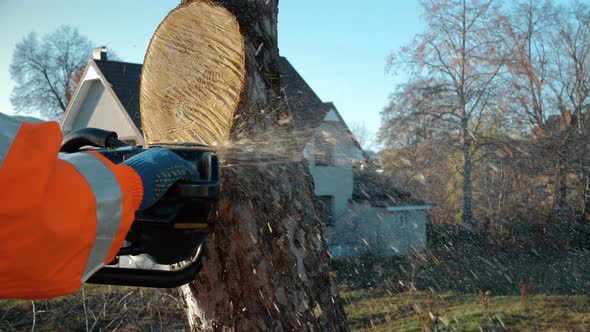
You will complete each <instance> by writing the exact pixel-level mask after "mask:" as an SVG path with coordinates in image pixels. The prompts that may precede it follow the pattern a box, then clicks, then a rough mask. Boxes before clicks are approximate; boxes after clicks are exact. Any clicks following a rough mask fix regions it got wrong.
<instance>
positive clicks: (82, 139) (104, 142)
mask: <svg viewBox="0 0 590 332" xmlns="http://www.w3.org/2000/svg"><path fill="white" fill-rule="evenodd" d="M118 138H119V137H118V135H117V133H116V132H114V131H108V130H103V129H98V128H80V129H77V130H74V131H72V132H71V133H69V134H67V135H66V136H65V137H64V139H63V142H62V143H61V149H60V152H65V153H73V152H78V151H79V150H80V149H81V148H82V147H84V146H94V147H97V148H102V149H107V148H108V149H114V148H120V147H124V146H128V144H126V143H124V142H121V141H119V139H118Z"/></svg>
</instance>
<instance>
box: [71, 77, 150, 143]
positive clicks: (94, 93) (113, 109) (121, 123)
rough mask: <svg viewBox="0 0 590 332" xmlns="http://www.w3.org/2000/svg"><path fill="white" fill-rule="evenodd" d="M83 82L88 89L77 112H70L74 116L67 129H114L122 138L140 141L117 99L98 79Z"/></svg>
mask: <svg viewBox="0 0 590 332" xmlns="http://www.w3.org/2000/svg"><path fill="white" fill-rule="evenodd" d="M84 84H89V87H88V91H87V93H86V96H85V98H83V99H82V100H83V102H82V105H80V106H79V107H80V110H79V112H77V113H76V114H72V116H74V117H75V118H74V119H69V120H68V125H67V127H66V128H67V129H68V131H70V130H75V129H79V128H84V127H94V128H100V129H105V130H111V131H114V132H116V133H117V134H118V135H119V138H120V139H123V140H125V139H135V140H136V142H140V141H139V140H138V137H137V134H136V132H135V130H134V127H133V126H132V125H131V124H130V121H129V120H128V119H127V118H126V117H125V110H122V109H121V107H120V106H119V103H118V102H117V100H116V99H115V98H114V97H113V96H112V95H111V94H110V93H108V92H107V91H106V89H105V88H104V86H103V85H102V83H101V82H100V80H89V81H85V82H84ZM64 129H65V128H64Z"/></svg>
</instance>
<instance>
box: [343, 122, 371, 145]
mask: <svg viewBox="0 0 590 332" xmlns="http://www.w3.org/2000/svg"><path fill="white" fill-rule="evenodd" d="M349 127H350V131H351V132H352V134H353V135H354V137H355V139H356V141H357V142H358V143H359V144H360V146H361V147H362V148H363V149H364V150H372V149H373V148H375V143H376V141H375V137H374V135H373V133H371V131H370V130H369V129H367V126H366V125H365V123H364V122H352V123H351V124H350V126H349Z"/></svg>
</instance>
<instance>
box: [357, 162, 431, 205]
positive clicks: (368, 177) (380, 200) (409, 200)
mask: <svg viewBox="0 0 590 332" xmlns="http://www.w3.org/2000/svg"><path fill="white" fill-rule="evenodd" d="M352 200H353V201H355V202H358V203H365V204H369V205H371V206H375V207H380V208H387V207H393V206H408V205H414V206H424V205H430V204H429V203H427V202H425V201H421V200H417V199H414V198H413V197H412V195H411V194H409V193H407V192H403V191H401V190H399V189H397V188H396V187H395V186H394V185H393V183H392V182H391V181H390V180H389V179H388V178H387V177H386V176H384V175H381V174H379V173H375V172H370V171H355V173H354V186H353V192H352Z"/></svg>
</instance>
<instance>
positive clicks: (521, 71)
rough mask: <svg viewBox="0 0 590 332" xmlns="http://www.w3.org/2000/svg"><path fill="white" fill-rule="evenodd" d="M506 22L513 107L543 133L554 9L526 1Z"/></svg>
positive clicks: (551, 6) (550, 4)
mask: <svg viewBox="0 0 590 332" xmlns="http://www.w3.org/2000/svg"><path fill="white" fill-rule="evenodd" d="M507 16H508V19H507V20H504V24H503V26H504V29H503V30H504V31H505V33H506V35H505V37H504V42H505V43H506V48H507V49H509V50H510V54H511V56H510V60H509V61H508V66H507V67H508V69H509V73H510V75H507V76H506V79H507V81H508V82H509V88H508V89H507V92H508V93H510V96H511V103H510V107H511V108H513V109H515V114H517V115H519V116H522V117H523V118H525V122H526V123H528V125H529V127H530V128H532V129H534V130H536V131H543V130H544V127H545V121H546V120H547V116H548V114H549V113H551V112H552V109H551V107H550V105H548V103H549V96H548V93H549V86H550V82H548V80H549V75H550V73H549V70H550V63H549V60H550V58H551V52H550V42H549V37H550V35H549V34H550V31H552V29H554V28H555V25H554V21H555V8H554V7H553V5H552V3H551V2H550V1H545V2H544V3H540V2H537V1H533V0H524V1H521V2H519V3H517V4H516V5H515V7H514V9H513V10H512V12H511V13H510V14H509V15H507Z"/></svg>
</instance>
